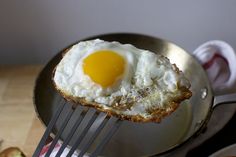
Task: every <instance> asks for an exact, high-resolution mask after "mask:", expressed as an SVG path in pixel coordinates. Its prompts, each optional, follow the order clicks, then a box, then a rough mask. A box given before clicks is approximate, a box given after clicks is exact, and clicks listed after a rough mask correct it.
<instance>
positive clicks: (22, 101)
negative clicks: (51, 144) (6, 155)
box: [0, 65, 44, 157]
mask: <svg viewBox="0 0 236 157" xmlns="http://www.w3.org/2000/svg"><path fill="white" fill-rule="evenodd" d="M41 69H42V66H41V65H22V66H18V65H16V66H12V65H11V66H0V140H3V142H2V143H1V145H0V150H3V149H4V148H7V147H11V146H14V147H19V148H20V149H22V150H23V152H24V153H25V154H26V155H27V156H29V157H30V156H32V153H33V152H34V149H35V148H36V146H37V144H38V142H39V139H40V138H41V136H42V134H43V132H44V126H43V125H42V124H41V122H40V121H39V120H38V118H37V117H36V114H35V111H34V106H33V88H34V83H35V79H36V77H37V75H38V73H39V72H40V70H41Z"/></svg>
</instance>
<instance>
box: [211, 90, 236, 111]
mask: <svg viewBox="0 0 236 157" xmlns="http://www.w3.org/2000/svg"><path fill="white" fill-rule="evenodd" d="M230 103H236V93H232V94H226V95H219V96H215V98H214V103H213V108H214V107H216V106H218V105H221V104H230Z"/></svg>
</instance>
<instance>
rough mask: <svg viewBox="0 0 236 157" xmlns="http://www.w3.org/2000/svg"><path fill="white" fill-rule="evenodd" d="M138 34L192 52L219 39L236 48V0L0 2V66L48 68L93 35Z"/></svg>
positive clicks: (17, 0) (28, 0) (49, 0)
mask: <svg viewBox="0 0 236 157" xmlns="http://www.w3.org/2000/svg"><path fill="white" fill-rule="evenodd" d="M109 32H136V33H142V34H148V35H152V36H158V37H161V38H165V39H168V40H170V41H173V42H175V43H177V44H179V45H180V46H181V47H183V48H185V49H186V50H188V51H193V50H194V49H195V48H196V47H197V46H199V45H200V44H202V43H204V42H206V41H208V40H212V39H220V40H224V41H226V42H228V43H229V44H231V45H232V46H233V48H234V49H235V48H236V1H235V0H224V1H223V0H208V1H207V0H197V1H191V0H178V1H175V0H163V1H160V0H83V1H82V0H66V1H65V0H23V1H19V0H1V1H0V64H31V63H35V64H38V63H46V62H47V61H48V60H49V59H50V58H51V57H52V56H53V55H55V54H56V53H57V52H58V51H59V50H60V49H62V48H64V47H66V46H67V45H69V44H71V43H73V42H75V41H77V40H79V39H81V38H84V37H88V36H91V35H96V34H101V33H109Z"/></svg>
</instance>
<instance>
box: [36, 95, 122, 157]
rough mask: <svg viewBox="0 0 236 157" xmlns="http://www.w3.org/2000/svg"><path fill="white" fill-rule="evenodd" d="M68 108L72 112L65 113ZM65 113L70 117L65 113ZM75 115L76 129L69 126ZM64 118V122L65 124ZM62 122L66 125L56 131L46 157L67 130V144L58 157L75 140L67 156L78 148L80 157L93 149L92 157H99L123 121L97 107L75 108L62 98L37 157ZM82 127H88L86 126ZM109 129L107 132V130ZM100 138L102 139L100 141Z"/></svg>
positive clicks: (60, 150)
mask: <svg viewBox="0 0 236 157" xmlns="http://www.w3.org/2000/svg"><path fill="white" fill-rule="evenodd" d="M68 105H70V107H69V110H68V111H65V110H66V107H68ZM76 110H78V111H77V112H78V116H77V115H74V114H75V111H76ZM65 112H66V115H64V114H63V113H65ZM73 115H74V116H76V118H77V119H76V121H75V122H74V123H73V124H72V126H73V127H70V128H69V127H68V123H69V122H70V121H72V118H71V117H72V116H73ZM62 118H64V119H63V120H62V121H61V119H62ZM58 121H60V122H62V124H61V126H60V127H59V128H58V129H57V130H58V131H57V132H56V135H55V137H54V138H53V140H52V142H51V144H50V146H49V149H48V151H47V152H46V154H45V157H49V156H50V155H51V153H52V151H53V149H54V147H55V145H56V144H57V143H58V141H59V139H60V138H61V136H62V134H63V132H65V129H68V128H69V131H68V132H69V133H68V134H67V135H66V137H65V138H64V140H63V141H64V142H63V143H62V145H61V147H60V149H59V150H58V152H57V154H56V156H55V157H60V156H61V154H62V153H63V151H64V149H65V148H66V147H67V146H68V144H69V142H70V141H71V140H72V139H75V138H76V141H75V142H74V143H73V144H72V145H71V149H70V151H69V152H68V154H67V157H70V156H72V155H73V154H74V152H75V151H76V150H77V149H78V148H79V151H78V157H82V156H83V155H85V154H86V153H87V152H88V150H89V149H93V150H92V152H91V153H90V157H96V156H98V155H99V154H100V153H101V152H102V150H103V148H104V146H105V145H106V144H107V143H108V141H109V140H110V139H111V137H112V136H113V134H114V133H115V132H116V131H117V129H118V128H119V126H120V125H121V123H122V121H121V120H119V119H118V118H116V117H111V116H108V115H107V114H106V113H103V112H99V111H97V110H96V109H94V108H90V107H82V106H80V105H71V104H70V103H68V102H67V101H66V100H64V99H62V100H61V103H60V105H59V107H58V109H57V111H56V113H55V114H54V116H53V117H52V119H51V120H50V122H49V124H48V126H47V129H46V130H45V132H44V134H43V136H42V138H41V140H40V142H39V144H38V146H37V147H36V150H35V152H34V154H33V157H38V156H39V155H40V153H41V151H42V148H43V146H44V145H45V143H46V140H47V138H48V137H49V136H50V134H51V133H52V132H53V129H55V126H56V124H57V123H58ZM82 124H84V127H83V125H82ZM105 127H106V128H107V129H105ZM78 130H79V131H80V132H79V134H78V135H77V134H76V135H77V136H76V137H74V135H75V132H77V131H78ZM102 132H103V134H102ZM89 133H90V134H89ZM98 136H101V137H100V138H98ZM95 139H98V142H97V143H95V144H94V141H95ZM92 145H95V147H94V148H91V147H92Z"/></svg>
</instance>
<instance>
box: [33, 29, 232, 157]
mask: <svg viewBox="0 0 236 157" xmlns="http://www.w3.org/2000/svg"><path fill="white" fill-rule="evenodd" d="M92 38H100V39H104V40H107V41H119V42H121V43H130V44H133V45H135V46H136V47H138V48H141V49H147V50H150V51H153V52H156V53H160V54H162V55H164V56H166V57H168V58H169V59H170V61H171V63H175V64H176V65H177V66H178V67H179V68H180V69H181V70H182V71H183V72H184V73H185V75H186V76H187V78H188V79H189V80H190V82H191V85H192V86H191V90H192V92H193V96H192V97H191V99H190V100H186V101H184V102H183V103H182V104H181V105H180V107H179V108H178V109H177V111H175V112H174V113H173V114H172V115H170V116H169V117H167V118H165V119H164V120H163V121H162V122H161V123H160V124H156V123H133V122H129V121H125V122H124V123H123V124H122V126H121V127H120V128H119V130H118V131H117V133H116V134H115V135H114V136H113V138H112V139H111V141H110V142H109V143H108V145H107V146H106V148H105V149H104V151H103V153H102V156H109V157H110V156H117V157H120V156H122V157H130V156H152V155H158V154H159V155H160V154H164V153H167V152H171V151H172V150H173V149H175V148H178V147H181V146H182V145H184V144H185V143H187V142H188V141H189V140H190V139H192V137H193V136H194V135H197V134H198V133H199V132H200V131H201V129H202V128H204V126H206V125H207V122H208V120H209V117H210V116H211V112H212V110H213V108H214V107H215V106H216V105H218V104H222V103H233V102H236V94H231V95H224V96H217V97H214V96H213V93H212V90H211V87H210V83H209V80H208V78H207V75H206V74H205V71H204V70H203V69H202V67H201V65H200V64H199V63H198V62H197V61H196V60H195V59H194V58H193V57H192V56H191V55H190V54H188V53H187V52H186V51H185V50H183V49H182V48H180V47H178V46H177V45H175V44H173V43H170V42H168V41H165V40H162V39H158V38H154V37H150V36H144V35H138V34H107V35H100V36H95V37H92ZM92 38H88V39H92ZM85 40H87V39H85ZM62 52H63V51H62ZM62 52H60V53H58V54H57V55H56V56H55V57H53V58H52V59H51V60H50V61H49V63H48V64H47V65H46V66H45V67H44V69H43V70H42V72H41V73H40V74H39V77H38V79H37V81H36V86H35V91H34V96H35V97H34V102H35V109H36V112H37V114H38V116H39V118H40V119H41V120H42V122H43V123H44V124H45V125H46V126H47V125H48V123H49V121H50V119H51V117H52V116H53V115H54V114H55V111H56V109H57V106H58V101H59V99H61V96H60V95H59V94H58V93H57V92H56V91H55V90H54V88H53V85H52V81H51V74H52V70H53V69H54V67H55V66H56V65H57V63H58V62H59V61H60V59H61V57H62ZM74 119H76V117H75V118H74ZM72 124H73V122H72ZM58 125H60V124H58ZM69 127H72V126H71V124H69ZM56 130H57V129H55V130H54V131H56ZM64 136H65V135H64V134H63V135H62V137H61V140H62V141H63V139H64ZM75 136H76V135H75ZM73 142H74V141H73V140H72V141H71V142H70V145H71V144H72V143H73Z"/></svg>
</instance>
